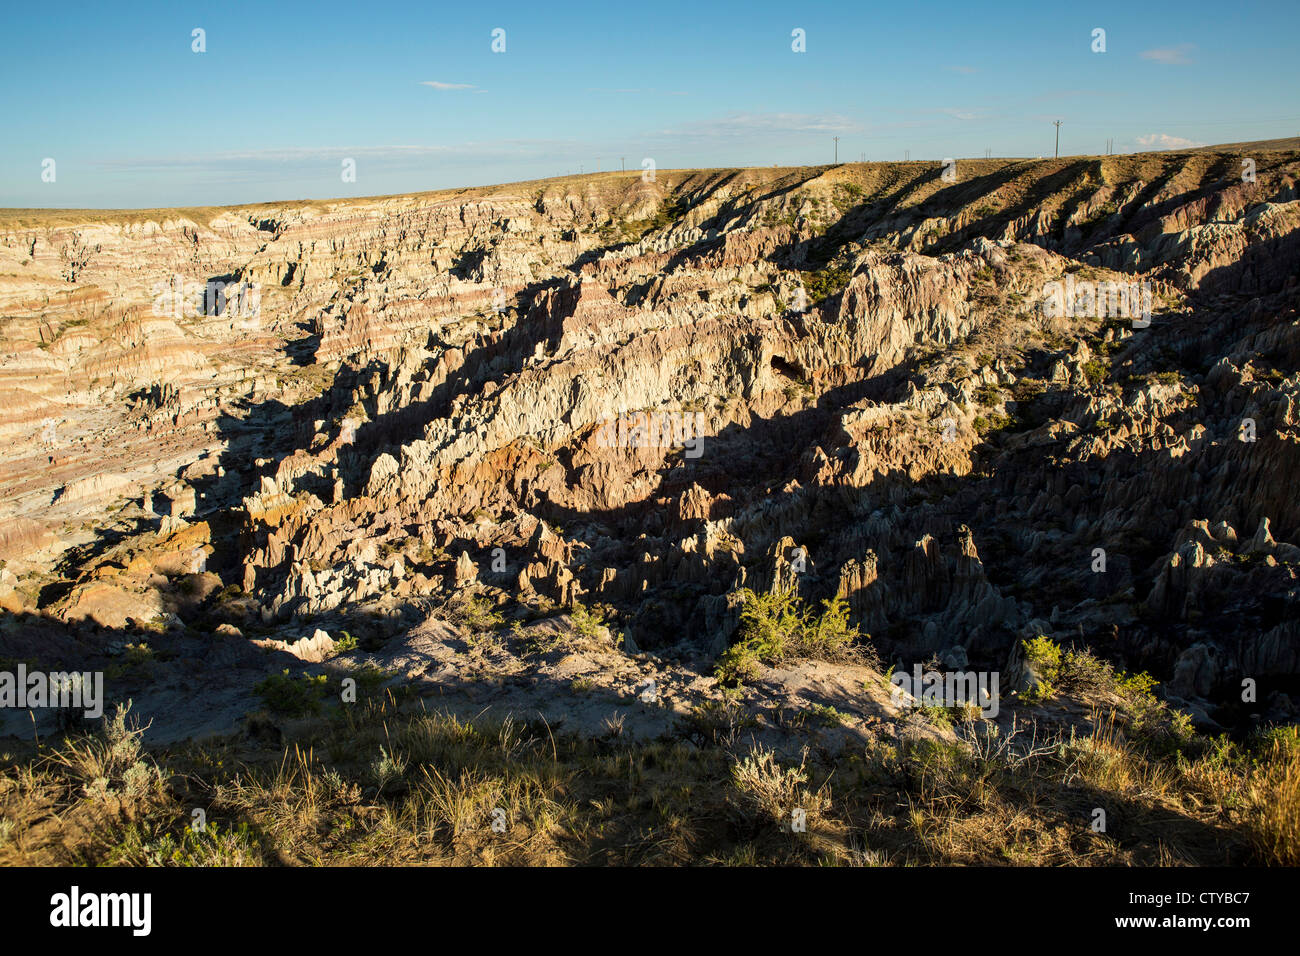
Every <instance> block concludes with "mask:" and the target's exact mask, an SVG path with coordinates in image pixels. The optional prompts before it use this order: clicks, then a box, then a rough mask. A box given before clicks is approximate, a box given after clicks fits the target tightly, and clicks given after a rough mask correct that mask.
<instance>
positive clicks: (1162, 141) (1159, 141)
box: [1137, 133, 1205, 149]
mask: <svg viewBox="0 0 1300 956" xmlns="http://www.w3.org/2000/svg"><path fill="white" fill-rule="evenodd" d="M1137 143H1138V145H1139V146H1154V147H1155V148H1156V149H1188V148H1190V147H1193V146H1204V145H1205V143H1198V142H1196V141H1195V140H1191V139H1183V138H1182V137H1181V136H1170V135H1169V134H1168V133H1150V134H1148V135H1146V136H1139V137H1138V138H1137Z"/></svg>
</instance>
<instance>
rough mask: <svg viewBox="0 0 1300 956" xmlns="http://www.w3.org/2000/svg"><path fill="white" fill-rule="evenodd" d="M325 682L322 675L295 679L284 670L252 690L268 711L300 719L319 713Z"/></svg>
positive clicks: (307, 675) (306, 675)
mask: <svg viewBox="0 0 1300 956" xmlns="http://www.w3.org/2000/svg"><path fill="white" fill-rule="evenodd" d="M326 680H327V678H326V677H325V675H324V674H320V675H316V676H313V675H311V674H303V675H302V676H301V677H299V678H297V679H295V678H293V677H290V676H289V669H288V668H285V669H284V671H282V672H281V673H279V674H272V675H271V676H270V677H268V678H266V679H265V680H263V681H261V682H259V683H258V685H257V686H256V687H255V688H254V690H255V691H256V692H257V695H258V696H259V697H261V698H262V702H263V703H264V704H265V705H266V707H267V709H268V710H271V711H274V712H275V713H277V714H285V715H286V716H292V717H300V716H303V715H306V714H315V713H319V711H320V702H321V695H322V694H323V693H324V692H325V684H326Z"/></svg>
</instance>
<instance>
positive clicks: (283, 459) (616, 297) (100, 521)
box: [0, 153, 1300, 708]
mask: <svg viewBox="0 0 1300 956" xmlns="http://www.w3.org/2000/svg"><path fill="white" fill-rule="evenodd" d="M1256 160H1257V163H1258V171H1257V180H1256V182H1254V183H1249V184H1246V183H1242V182H1240V181H1239V180H1234V179H1232V178H1230V176H1228V175H1227V174H1225V173H1224V169H1225V168H1227V169H1231V163H1228V164H1227V165H1226V166H1225V163H1224V158H1223V157H1221V156H1216V155H1215V154H1212V153H1202V154H1190V153H1189V154H1147V155H1135V156H1123V157H1107V158H1104V159H1101V158H1097V159H1091V160H1061V161H1055V162H1047V161H1044V162H1006V161H992V160H989V161H970V162H959V163H958V166H957V174H958V175H957V181H956V182H954V183H949V182H946V181H945V180H944V179H943V178H942V177H941V176H940V175H939V172H940V167H939V166H938V165H937V164H930V163H908V164H863V165H845V166H838V167H822V168H803V169H750V170H716V171H697V172H664V171H660V172H659V173H658V175H657V177H656V179H655V180H654V181H653V182H646V181H643V180H642V178H641V176H640V175H639V174H637V175H633V174H613V173H611V174H602V175H596V176H586V177H574V178H568V179H562V180H548V181H543V182H535V183H524V184H518V185H514V186H508V187H495V188H482V189H465V190H458V191H448V192H441V193H430V194H420V195H413V196H402V197H392V198H385V199H373V200H347V201H338V202H316V203H290V204H283V205H267V206H259V207H248V208H229V209H221V210H208V211H199V210H169V211H158V212H155V213H132V214H125V215H121V216H116V215H114V214H88V215H86V216H85V217H84V219H78V217H77V215H76V214H73V213H59V214H58V215H57V216H54V215H53V214H51V215H50V216H49V217H47V218H46V219H42V214H39V213H36V214H28V215H27V218H22V215H21V214H17V213H15V214H13V215H12V216H11V217H10V218H9V219H5V220H0V315H3V328H2V329H0V334H2V335H3V340H4V341H3V348H2V350H0V399H2V401H0V438H2V439H3V441H4V443H5V446H6V449H7V451H6V454H5V456H4V460H3V462H2V463H0V518H2V519H3V524H2V525H0V559H3V561H4V562H5V563H4V568H3V570H0V603H2V604H3V606H4V607H5V608H6V609H8V611H9V612H17V611H23V610H26V611H40V612H42V613H44V614H47V615H52V616H55V617H57V618H58V619H60V620H62V621H65V622H67V623H68V625H69V626H77V627H83V626H84V627H90V626H91V625H92V624H98V625H99V627H100V628H101V629H110V630H111V629H121V628H130V627H138V626H142V625H148V626H149V627H153V628H161V629H163V630H166V629H167V628H172V629H176V628H180V629H186V628H188V629H189V631H187V633H190V632H193V633H192V634H191V636H192V637H194V639H195V640H201V639H202V638H203V635H207V634H214V631H213V629H214V628H215V627H216V626H217V625H218V624H221V625H222V626H226V627H228V628H230V629H231V630H233V632H234V634H238V635H240V639H244V638H245V635H246V634H247V635H248V637H247V639H248V640H250V641H251V640H252V639H253V638H252V634H253V631H254V630H257V639H258V640H261V641H279V642H280V643H281V644H283V645H284V646H286V647H299V648H300V653H298V656H299V657H302V656H303V655H306V656H307V657H309V658H310V657H313V656H316V657H319V656H321V654H322V653H323V651H322V650H321V646H323V644H324V642H323V641H320V640H317V639H316V638H315V637H314V634H315V628H316V625H317V624H319V625H320V626H321V629H322V630H324V631H325V632H326V634H327V635H337V634H338V633H339V630H340V626H341V625H343V624H346V623H347V622H348V621H349V620H351V619H352V618H354V617H356V616H357V615H363V614H364V615H370V616H371V617H372V618H374V619H378V620H381V621H384V622H387V623H386V624H385V625H384V626H386V627H391V628H392V629H393V631H394V633H396V632H398V631H399V630H401V629H403V628H409V627H410V626H411V625H412V624H415V623H418V622H421V621H425V620H427V619H428V617H429V614H430V609H431V608H434V607H436V606H438V605H440V604H441V603H442V602H445V601H446V600H447V599H449V598H450V597H452V596H453V595H455V594H456V593H458V592H473V593H475V594H479V595H483V596H486V597H487V598H489V599H490V600H491V601H493V602H496V603H498V604H499V605H500V606H502V607H503V608H507V609H508V608H515V607H523V606H526V607H530V608H534V609H536V608H549V607H558V606H564V605H572V604H574V603H575V602H581V603H585V604H595V603H599V604H604V605H608V606H609V608H610V612H611V614H612V615H613V618H612V619H613V620H616V621H617V623H618V624H619V625H620V627H621V628H622V629H623V630H624V631H625V633H626V634H627V635H628V638H629V640H630V641H631V642H632V644H633V645H634V646H635V647H637V648H640V649H642V650H647V651H651V652H653V653H655V654H658V655H664V656H671V655H674V654H676V655H699V656H701V657H702V658H705V659H707V658H708V657H709V656H710V655H712V654H716V653H717V652H718V651H719V650H720V649H721V648H724V647H725V646H726V644H727V642H728V641H729V640H730V639H731V638H732V635H733V633H734V629H735V626H736V621H737V612H736V602H735V600H734V595H735V592H737V591H738V590H740V589H741V588H745V587H749V588H756V589H774V588H787V587H790V588H795V589H797V590H798V591H799V592H800V593H801V595H802V596H803V597H804V598H805V599H807V600H809V601H812V602H816V601H817V600H820V599H823V598H830V597H833V596H836V595H840V596H843V597H846V598H847V599H848V600H849V602H850V605H851V608H852V614H853V620H854V623H856V624H858V625H859V626H860V627H861V628H862V629H863V631H864V632H870V633H871V634H872V635H873V638H872V639H873V642H874V643H875V644H876V645H877V646H878V648H880V649H881V651H882V652H883V653H885V654H886V655H892V656H894V657H898V658H904V659H909V660H910V659H920V660H924V659H927V658H928V657H929V656H932V655H943V654H945V653H949V652H950V651H951V650H952V649H953V648H961V649H963V651H964V653H965V654H967V655H968V656H969V659H970V660H971V661H972V662H977V663H983V664H987V665H991V666H995V667H996V666H1000V665H1001V664H1002V663H1004V662H1005V661H1006V660H1007V658H1008V655H1009V653H1010V652H1011V651H1012V649H1013V647H1014V645H1015V644H1016V643H1017V641H1018V640H1019V639H1020V638H1023V637H1026V636H1033V635H1036V634H1046V635H1048V636H1051V637H1053V638H1054V639H1055V640H1057V641H1067V642H1070V641H1073V642H1082V643H1089V644H1093V645H1095V646H1097V647H1099V648H1100V649H1102V650H1103V651H1104V652H1105V653H1106V654H1110V655H1113V656H1119V657H1122V658H1123V659H1124V660H1125V661H1126V662H1127V663H1128V664H1130V665H1131V666H1134V667H1145V668H1149V669H1151V670H1152V671H1153V672H1155V673H1157V674H1158V675H1160V676H1162V678H1163V679H1167V680H1170V681H1172V683H1171V685H1170V686H1171V688H1172V690H1173V691H1174V692H1175V693H1177V694H1180V695H1183V696H1185V697H1187V698H1197V699H1202V700H1208V701H1215V700H1218V699H1221V698H1223V697H1224V695H1226V694H1228V693H1230V692H1231V690H1232V688H1233V687H1235V686H1237V685H1238V684H1239V682H1240V675H1241V674H1242V673H1244V672H1245V670H1249V671H1250V673H1251V674H1252V675H1254V676H1256V677H1259V676H1262V675H1277V676H1279V677H1284V678H1293V677H1295V676H1297V671H1298V669H1300V663H1298V661H1297V656H1296V646H1297V644H1296V640H1295V637H1296V635H1295V634H1294V633H1293V632H1294V628H1295V625H1294V621H1295V611H1296V604H1297V596H1298V595H1300V590H1298V589H1300V582H1297V580H1296V573H1297V568H1298V567H1300V548H1297V547H1296V545H1297V544H1300V495H1297V494H1296V491H1295V475H1297V474H1300V453H1298V452H1297V447H1298V446H1297V441H1298V438H1300V433H1298V431H1297V417H1298V416H1300V409H1298V405H1297V403H1298V397H1300V374H1298V373H1297V370H1298V368H1300V325H1298V323H1297V313H1296V306H1297V297H1298V296H1300V291H1298V289H1297V276H1298V274H1300V231H1298V230H1300V201H1297V197H1296V189H1295V183H1296V178H1297V172H1298V171H1300V161H1298V160H1297V157H1296V156H1295V155H1293V154H1286V153H1275V154H1267V155H1265V156H1263V157H1256ZM87 250H88V252H87ZM83 259H84V261H81V260H83ZM74 260H75V261H76V265H77V268H76V269H75V270H74V269H70V268H69V266H70V263H72V262H73V261H74ZM70 277H75V281H71V278H70ZM182 585H183V586H182ZM78 633H80V632H78ZM219 637H220V641H219V642H218V643H220V645H221V646H223V647H224V646H226V645H227V644H228V643H229V642H230V641H231V640H235V639H236V638H234V637H232V636H231V634H230V633H228V632H222V633H221V635H219ZM84 639H85V640H86V641H88V642H90V643H91V644H93V642H94V641H95V640H96V638H95V636H94V635H93V634H91V633H90V632H87V633H86V636H85V637H84ZM213 640H214V641H215V640H217V636H214V637H213ZM298 641H303V642H305V643H302V644H297V643H295V642H298ZM312 641H315V643H311V642H312ZM309 644H310V646H308V645H309ZM318 645H321V646H318ZM301 648H306V650H301ZM1278 706H1279V707H1283V708H1284V707H1286V706H1288V704H1287V703H1286V702H1285V701H1283V702H1279V703H1278Z"/></svg>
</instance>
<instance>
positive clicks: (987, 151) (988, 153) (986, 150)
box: [984, 146, 993, 159]
mask: <svg viewBox="0 0 1300 956" xmlns="http://www.w3.org/2000/svg"><path fill="white" fill-rule="evenodd" d="M992 156H993V150H991V149H989V148H988V147H987V146H985V147H984V158H985V159H990V158H992Z"/></svg>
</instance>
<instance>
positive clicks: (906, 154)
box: [903, 149, 912, 163]
mask: <svg viewBox="0 0 1300 956" xmlns="http://www.w3.org/2000/svg"><path fill="white" fill-rule="evenodd" d="M911 161H912V151H911V150H910V149H905V150H903V162H905V163H910V162H911Z"/></svg>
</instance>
